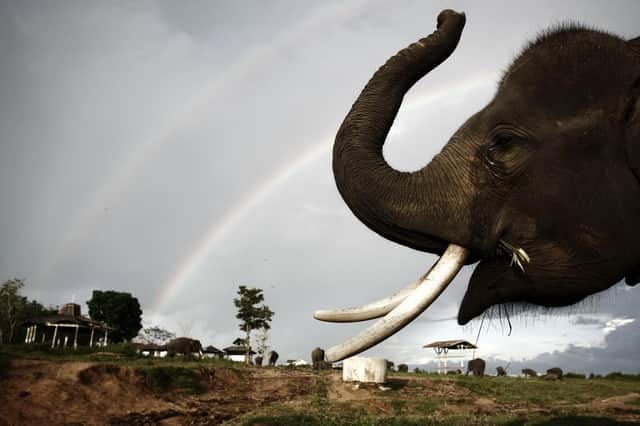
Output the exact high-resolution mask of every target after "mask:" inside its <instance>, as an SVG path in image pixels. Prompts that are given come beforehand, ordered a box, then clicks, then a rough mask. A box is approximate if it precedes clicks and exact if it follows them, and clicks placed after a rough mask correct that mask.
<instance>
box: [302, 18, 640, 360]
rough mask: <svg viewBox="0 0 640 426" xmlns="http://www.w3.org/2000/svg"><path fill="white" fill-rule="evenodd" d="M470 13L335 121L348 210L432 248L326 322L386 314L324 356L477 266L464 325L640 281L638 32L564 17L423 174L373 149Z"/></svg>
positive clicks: (449, 23)
mask: <svg viewBox="0 0 640 426" xmlns="http://www.w3.org/2000/svg"><path fill="white" fill-rule="evenodd" d="M465 20H466V18H465V15H464V14H459V13H456V12H453V11H450V10H446V11H443V12H441V13H440V15H439V16H438V24H437V30H436V31H435V32H434V33H432V34H431V35H430V36H428V37H427V38H424V39H421V40H419V41H418V42H416V43H414V44H412V45H410V46H409V47H407V48H405V49H403V50H401V51H400V52H399V53H397V54H396V55H395V56H393V57H391V58H390V59H389V60H388V61H387V62H386V63H385V64H384V65H383V66H382V67H381V68H380V69H379V70H378V71H377V72H376V73H375V74H374V75H373V77H372V78H371V80H370V81H369V83H368V84H367V85H366V87H365V88H364V89H363V91H362V93H361V94H360V96H359V97H358V99H357V100H356V102H355V103H354V105H353V106H352V108H351V110H350V111H349V113H348V115H347V116H346V118H345V119H344V122H343V123H342V126H341V127H340V129H339V131H338V133H337V136H336V139H335V144H334V150H333V171H334V175H335V180H336V184H337V187H338V190H339V192H340V194H341V195H342V197H343V199H344V200H345V202H346V203H347V205H348V206H349V208H350V209H351V210H352V212H353V213H354V214H355V215H356V216H357V217H358V218H359V219H360V220H361V221H362V222H363V223H364V224H365V225H366V226H368V227H369V228H370V229H372V230H373V231H375V232H377V233H378V234H380V235H382V236H383V237H385V238H387V239H390V240H392V241H394V242H397V243H399V244H402V245H405V246H408V247H411V248H413V249H416V250H421V251H425V252H429V253H436V254H439V255H442V257H441V258H440V260H439V261H438V263H437V264H436V265H435V266H434V267H433V268H432V269H431V270H430V271H429V272H428V273H426V274H425V275H424V276H422V277H421V278H420V279H419V280H418V281H417V282H416V283H414V284H412V285H410V286H409V287H407V288H406V289H404V290H403V291H401V292H400V293H398V294H396V295H395V296H392V297H390V298H387V299H384V300H381V301H378V302H375V303H373V304H370V305H366V306H362V307H359V308H353V309H344V310H337V311H317V312H316V314H315V317H316V318H317V319H321V320H325V321H336V322H346V321H360V320H366V319H372V318H377V317H381V316H385V317H384V319H382V320H380V321H378V322H377V323H376V324H374V325H373V326H371V327H370V328H368V329H367V330H365V331H363V332H362V333H360V334H359V335H357V336H355V337H354V338H352V339H350V340H348V341H346V342H345V343H343V344H341V345H338V346H335V347H333V348H330V349H329V350H327V354H326V357H327V359H328V360H329V361H336V360H339V359H343V358H345V357H347V356H350V355H353V354H355V353H358V352H360V351H362V350H365V349H367V348H368V347H371V346H373V345H374V344H376V343H378V342H380V341H381V340H384V339H385V338H387V337H389V336H390V335H392V334H393V333H395V332H396V331H398V330H399V329H401V328H402V327H404V326H405V325H406V324H408V323H409V322H410V321H411V320H412V319H413V318H415V317H416V316H417V315H419V314H420V313H421V312H422V311H423V310H424V309H426V308H427V307H428V306H429V305H430V304H431V303H432V302H433V301H434V300H435V299H436V298H437V296H438V295H439V294H440V293H441V292H442V290H443V289H444V288H445V287H446V286H447V285H448V283H449V282H450V281H451V280H452V279H453V277H455V275H456V274H457V272H458V271H459V269H460V268H461V267H462V266H463V265H464V264H472V263H476V262H478V264H477V266H476V267H475V270H474V272H473V275H472V277H471V280H470V282H469V285H468V288H467V291H466V294H465V296H464V298H463V300H462V303H461V306H460V309H459V313H458V323H459V324H461V325H462V324H466V323H467V322H468V321H470V320H471V319H473V318H474V317H476V316H478V315H480V314H482V313H483V312H484V311H485V310H487V309H489V308H491V307H493V306H498V307H501V305H504V304H523V305H527V304H533V305H541V306H544V307H555V306H566V305H571V304H574V303H576V302H578V301H580V300H582V299H583V298H585V297H587V296H589V295H591V294H594V293H596V292H599V291H602V290H605V289H607V288H609V287H610V286H612V285H613V284H615V283H617V282H619V281H620V280H622V279H624V278H626V281H627V283H628V284H630V285H633V284H636V283H637V282H639V281H640V244H637V243H638V242H639V241H640V227H639V226H637V221H638V218H640V103H639V101H638V97H639V95H640V39H634V40H629V41H626V40H623V39H622V38H620V37H617V36H615V35H612V34H609V33H605V32H600V31H595V30H592V29H586V28H582V27H579V26H576V25H569V26H560V27H558V28H555V29H553V30H550V31H547V32H545V33H543V34H542V35H540V36H539V37H538V38H537V39H536V40H534V41H533V42H531V43H530V44H529V45H528V46H527V47H526V48H525V49H524V50H523V51H522V53H521V54H520V55H519V56H517V57H516V58H515V60H514V61H513V62H512V64H511V65H510V67H509V68H508V69H507V71H506V72H505V73H504V75H503V77H502V79H501V81H500V82H499V84H498V86H497V89H496V93H495V96H494V98H493V99H492V100H491V101H490V102H489V104H488V105H486V107H484V108H483V109H482V110H480V111H478V112H477V113H476V114H474V115H473V116H472V117H470V118H469V119H468V120H467V121H466V122H465V123H464V124H463V125H462V127H460V128H459V129H458V130H457V131H456V132H455V134H454V135H453V136H452V137H451V139H450V140H449V141H448V143H447V144H446V145H445V146H444V148H443V149H442V151H441V152H440V153H439V154H437V155H436V156H435V157H434V158H433V159H432V160H431V161H430V162H429V163H428V164H426V165H425V166H424V167H423V168H422V169H420V170H417V171H414V172H402V171H398V170H395V169H393V168H392V167H390V166H389V165H388V164H387V163H386V161H385V159H384V157H383V154H382V146H383V144H384V141H385V138H386V135H387V133H388V131H389V129H390V127H391V125H392V123H393V121H394V118H395V116H396V113H397V112H398V109H399V107H400V105H401V103H402V99H403V97H404V95H405V93H406V92H407V91H408V90H409V89H410V88H411V86H412V85H413V84H414V83H416V82H417V81H418V80H419V79H420V78H422V77H423V76H424V75H426V74H427V73H428V72H429V71H430V70H432V69H433V68H435V67H437V66H438V65H439V64H440V63H441V62H443V61H444V60H445V59H446V58H447V57H449V55H451V53H452V52H453V51H454V49H455V47H456V46H457V44H458V41H459V39H460V37H461V34H462V29H463V27H464V24H465Z"/></svg>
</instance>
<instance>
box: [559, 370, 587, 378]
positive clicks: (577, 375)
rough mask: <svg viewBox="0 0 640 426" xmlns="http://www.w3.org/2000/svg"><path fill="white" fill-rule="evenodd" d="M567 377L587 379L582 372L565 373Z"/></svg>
mask: <svg viewBox="0 0 640 426" xmlns="http://www.w3.org/2000/svg"><path fill="white" fill-rule="evenodd" d="M564 377H566V378H567V379H586V378H587V376H586V375H584V374H580V373H571V372H570V373H567V374H565V375H564Z"/></svg>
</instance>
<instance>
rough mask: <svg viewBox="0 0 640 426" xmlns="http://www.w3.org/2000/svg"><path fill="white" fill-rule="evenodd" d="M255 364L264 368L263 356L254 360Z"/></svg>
mask: <svg viewBox="0 0 640 426" xmlns="http://www.w3.org/2000/svg"><path fill="white" fill-rule="evenodd" d="M253 362H254V364H255V365H256V366H257V367H262V356H260V355H258V356H257V357H255V358H254V359H253Z"/></svg>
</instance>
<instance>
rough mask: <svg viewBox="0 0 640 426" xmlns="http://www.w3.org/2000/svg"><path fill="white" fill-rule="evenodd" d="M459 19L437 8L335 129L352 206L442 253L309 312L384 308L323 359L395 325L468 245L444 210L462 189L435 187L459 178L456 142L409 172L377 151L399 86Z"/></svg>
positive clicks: (337, 167) (439, 47)
mask: <svg viewBox="0 0 640 426" xmlns="http://www.w3.org/2000/svg"><path fill="white" fill-rule="evenodd" d="M464 23H465V16H464V14H458V13H456V12H453V11H450V10H446V11H444V12H442V13H440V15H439V16H438V29H437V31H435V32H434V33H433V34H431V35H430V36H429V37H427V38H425V39H421V40H420V41H418V42H417V43H414V44H412V45H411V46H409V47H407V48H406V49H403V50H401V51H400V52H399V53H398V54H396V55H395V56H393V57H392V58H391V59H389V60H388V61H387V63H386V64H385V65H383V66H382V67H381V68H380V69H379V70H378V71H377V72H376V73H375V74H374V76H373V77H372V78H371V80H370V81H369V83H368V84H367V86H366V87H365V88H364V90H363V91H362V93H361V94H360V96H359V97H358V99H357V100H356V102H355V103H354V105H353V107H352V108H351V111H349V114H348V115H347V117H346V118H345V119H344V122H343V123H342V126H341V127H340V129H339V130H338V134H337V136H336V141H335V145H334V150H333V171H334V175H335V180H336V184H337V186H338V190H339V191H340V194H341V195H342V197H343V198H344V200H345V202H346V203H347V205H348V206H349V208H351V210H352V211H353V212H354V214H355V215H356V216H357V217H358V218H359V219H360V220H361V221H362V222H363V223H365V224H366V225H367V226H368V227H370V228H371V229H372V230H374V231H375V232H377V233H379V234H381V235H382V236H384V237H386V238H388V239H391V240H393V241H396V242H398V243H401V244H403V245H406V246H409V247H413V248H416V249H418V250H425V251H430V252H438V253H443V252H444V254H443V255H442V258H441V259H440V261H438V263H437V264H436V265H435V266H434V267H433V268H431V270H429V271H428V272H427V273H426V274H424V275H423V276H422V277H420V279H418V280H417V281H416V282H415V283H412V284H410V285H409V286H408V287H406V288H405V289H403V290H402V291H401V292H399V293H397V294H396V295H394V296H391V297H389V298H386V299H382V300H380V301H377V302H374V303H372V304H369V305H365V306H361V307H357V308H351V309H342V310H324V311H317V312H316V313H315V315H314V316H315V318H316V319H319V320H323V321H332V322H351V321H362V320H368V319H372V318H378V317H381V316H384V318H382V319H381V320H379V321H378V322H376V323H375V324H373V325H372V326H370V327H369V328H367V329H366V330H364V331H362V332H361V333H359V334H358V335H356V336H354V337H353V338H351V339H349V340H347V341H346V342H344V343H342V344H339V345H336V346H334V347H332V348H329V349H328V350H327V351H326V353H325V356H326V359H327V361H330V362H333V361H338V360H341V359H344V358H347V357H349V356H351V355H354V354H357V353H359V352H361V351H363V350H365V349H367V348H369V347H371V346H373V345H375V344H376V343H378V342H380V341H382V340H384V339H386V338H387V337H389V336H391V335H393V334H394V333H396V332H397V331H399V330H400V329H402V328H403V327H404V326H405V325H407V324H408V323H409V322H411V321H412V320H413V319H414V318H415V317H417V316H418V315H419V314H420V313H421V312H423V311H424V310H425V309H426V308H427V307H428V306H429V305H431V303H433V302H434V301H435V300H436V298H437V297H438V296H439V295H440V294H441V293H442V291H443V290H444V289H445V288H446V287H447V285H449V283H450V282H451V281H452V280H453V278H454V277H455V276H456V274H457V273H458V271H459V270H460V268H461V267H462V266H463V265H464V262H465V260H466V259H467V257H468V254H469V251H468V250H467V249H466V248H464V247H462V246H460V245H456V244H455V243H457V244H462V243H461V241H462V240H463V237H462V235H463V233H464V232H465V231H466V230H465V226H464V224H463V223H461V221H460V220H459V218H460V217H463V216H462V215H461V214H458V215H456V214H453V215H452V214H451V212H455V211H456V210H459V209H460V206H459V205H457V206H456V204H457V203H456V200H457V199H458V200H459V199H461V197H456V194H450V193H443V191H441V190H440V186H441V185H440V183H441V182H442V181H443V179H447V180H451V179H452V180H456V179H457V180H459V183H460V185H463V181H464V179H463V178H461V177H460V173H462V172H463V171H461V170H459V169H458V168H456V167H455V166H454V164H453V162H452V161H453V160H454V158H455V156H456V154H459V153H456V152H455V151H456V149H455V148H453V149H452V151H450V152H446V153H444V152H443V153H441V154H440V155H438V156H436V158H434V160H433V161H432V162H431V163H430V164H428V165H427V166H425V167H423V168H422V169H421V170H419V171H417V172H411V173H409V172H400V171H398V170H395V169H393V168H392V167H390V166H389V165H388V164H387V162H386V161H385V160H384V157H383V155H382V146H383V144H384V141H385V139H386V136H387V133H388V132H389V129H390V128H391V125H392V124H393V120H394V118H395V116H396V114H397V112H398V110H399V108H400V105H401V103H402V99H403V97H404V94H405V93H406V92H407V91H408V90H409V89H410V88H411V86H413V84H415V83H416V82H417V81H418V80H419V79H420V78H421V77H423V76H424V75H425V74H427V73H428V72H429V71H431V70H432V69H434V68H435V67H436V66H438V65H439V64H440V63H441V62H442V61H444V60H445V59H446V58H447V57H448V56H449V55H450V54H451V53H452V52H453V50H454V49H455V47H456V46H457V44H458V41H459V40H460V35H461V33H462V28H463V27H464ZM448 186H449V187H451V185H448ZM454 186H455V185H454ZM458 195H461V194H458ZM444 230H446V231H444ZM445 248H446V251H445Z"/></svg>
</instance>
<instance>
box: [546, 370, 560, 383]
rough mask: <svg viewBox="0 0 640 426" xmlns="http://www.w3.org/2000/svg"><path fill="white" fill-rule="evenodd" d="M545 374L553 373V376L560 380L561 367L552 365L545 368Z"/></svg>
mask: <svg viewBox="0 0 640 426" xmlns="http://www.w3.org/2000/svg"><path fill="white" fill-rule="evenodd" d="M547 374H549V375H551V374H555V376H556V377H557V378H558V379H559V380H562V368H559V367H553V368H550V369H548V370H547Z"/></svg>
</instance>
